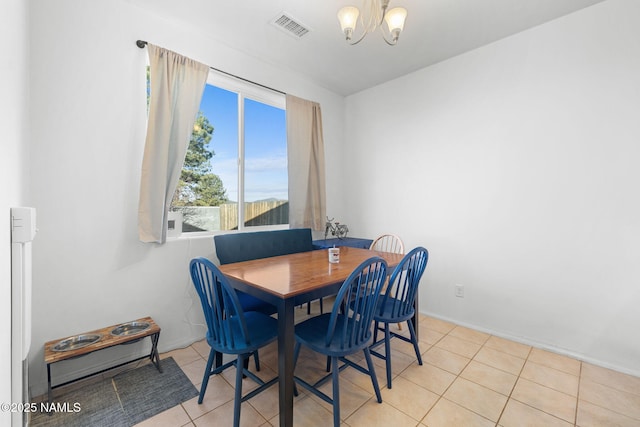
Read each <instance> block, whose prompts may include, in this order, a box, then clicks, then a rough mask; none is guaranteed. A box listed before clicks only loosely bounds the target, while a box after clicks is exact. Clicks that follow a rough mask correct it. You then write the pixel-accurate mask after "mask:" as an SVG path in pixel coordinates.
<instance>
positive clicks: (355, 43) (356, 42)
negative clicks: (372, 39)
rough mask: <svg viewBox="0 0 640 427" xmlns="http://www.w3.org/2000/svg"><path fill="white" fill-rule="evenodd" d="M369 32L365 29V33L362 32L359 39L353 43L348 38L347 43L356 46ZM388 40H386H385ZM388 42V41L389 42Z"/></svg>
mask: <svg viewBox="0 0 640 427" xmlns="http://www.w3.org/2000/svg"><path fill="white" fill-rule="evenodd" d="M367 34H368V33H367V32H366V31H365V32H364V33H362V37H360V38H359V39H358V40H356V41H354V42H353V43H351V42H350V41H349V40H347V43H349V44H350V45H351V46H355V45H357V44H358V43H360V42H361V41H362V40H364V38H365V37H366V36H367ZM385 41H386V40H385ZM387 43H388V42H387Z"/></svg>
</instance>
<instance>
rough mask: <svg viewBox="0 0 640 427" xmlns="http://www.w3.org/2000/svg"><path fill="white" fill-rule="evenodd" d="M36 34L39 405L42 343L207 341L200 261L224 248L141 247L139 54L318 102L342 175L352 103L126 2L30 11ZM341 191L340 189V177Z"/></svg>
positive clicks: (58, 374) (88, 363) (99, 357)
mask: <svg viewBox="0 0 640 427" xmlns="http://www.w3.org/2000/svg"><path fill="white" fill-rule="evenodd" d="M30 28H31V39H32V45H31V52H32V53H31V63H32V67H33V70H32V77H31V88H32V91H31V103H32V107H31V114H30V117H31V120H30V126H31V133H32V139H33V149H32V153H31V155H32V158H33V173H32V180H33V193H32V194H33V199H34V200H35V202H36V205H37V207H38V219H39V229H40V231H39V234H38V245H37V250H35V255H34V278H33V280H34V291H33V298H34V313H35V316H36V317H35V319H34V331H33V351H34V354H33V355H32V358H31V364H30V367H31V374H32V377H31V383H32V386H33V390H34V394H38V393H42V392H43V391H44V390H45V388H44V387H45V385H46V376H45V366H44V363H43V344H44V343H45V342H46V341H48V340H53V339H57V338H61V337H65V336H69V335H73V334H77V333H81V332H84V331H88V330H91V329H94V328H99V327H103V326H106V325H110V324H116V323H120V322H124V321H128V320H132V319H135V318H139V317H143V316H147V315H150V316H152V317H153V318H154V319H155V320H156V321H157V323H158V324H159V325H160V327H161V328H162V333H161V336H160V350H161V351H167V350H169V349H173V348H177V347H181V346H185V345H188V344H190V343H191V342H193V341H195V340H197V339H200V338H202V337H203V336H204V333H205V329H204V328H203V327H202V326H201V325H196V323H202V319H201V315H200V313H201V309H200V306H199V301H198V300H197V296H196V295H195V293H194V292H193V291H192V290H191V289H192V287H193V286H192V285H191V282H190V279H189V276H188V262H189V260H190V259H191V258H193V257H195V256H209V257H214V248H213V241H212V238H210V237H209V238H205V239H194V240H178V241H172V242H169V243H167V244H166V245H162V246H160V245H154V244H143V243H140V242H139V241H138V239H137V228H136V227H137V203H138V187H139V175H140V172H139V171H140V166H141V162H142V152H143V145H144V133H145V126H146V123H145V120H146V118H145V117H146V104H145V99H146V98H145V71H144V70H145V58H146V50H143V49H139V48H137V47H136V45H135V41H136V40H137V39H143V40H147V41H149V42H151V43H154V44H157V45H160V46H163V47H166V48H168V49H171V50H174V51H176V52H180V53H181V54H183V55H186V56H189V57H192V58H194V59H196V60H199V61H201V62H203V63H206V64H208V65H211V66H214V67H216V68H219V69H222V70H226V71H228V72H231V73H234V74H237V75H241V76H243V77H245V78H248V79H250V80H254V81H256V82H259V83H262V84H265V85H268V86H271V87H275V88H278V89H280V90H283V91H286V92H289V93H292V94H294V95H296V96H300V97H303V98H306V99H311V100H314V101H318V102H320V104H321V105H322V108H323V119H324V126H325V138H326V140H327V156H328V158H329V160H330V161H332V162H333V163H334V164H336V162H339V161H340V159H341V158H340V156H337V155H336V153H337V152H338V147H339V145H340V142H341V141H342V137H343V133H344V129H343V120H344V99H343V98H342V97H340V96H337V95H335V94H333V93H330V92H328V91H326V90H324V89H322V88H320V87H317V86H315V85H313V84H311V83H310V82H308V81H307V80H305V79H304V78H303V77H302V76H299V75H295V74H292V73H290V72H287V71H285V70H279V69H277V68H275V67H273V66H272V65H269V64H265V63H261V62H259V61H257V60H255V59H253V58H251V57H247V56H245V55H243V54H241V53H239V52H237V51H233V50H231V49H229V48H228V47H227V46H226V45H225V44H224V43H221V42H218V41H216V40H213V39H210V38H207V36H205V35H203V34H200V33H198V32H197V31H195V30H192V29H191V28H188V27H186V26H184V25H181V24H180V23H178V22H171V21H169V20H164V19H162V18H160V17H157V16H152V15H148V14H146V13H145V12H144V11H143V10H141V9H139V8H137V7H136V6H133V5H131V4H129V3H128V2H126V1H125V0H117V1H113V0H99V1H91V2H87V1H84V0H57V1H55V2H51V1H47V0H32V1H31V14H30ZM334 144H335V145H334ZM332 157H335V159H333V158H332ZM331 179H333V180H334V181H335V182H340V180H341V176H340V174H339V173H338V174H336V175H335V176H333V177H332V178H331ZM332 184H333V183H332V182H329V185H328V186H332ZM328 198H329V201H328V203H329V204H330V205H334V206H335V205H337V204H338V203H339V201H340V200H341V199H342V196H341V194H339V193H336V192H332V193H330V194H329V196H328ZM145 341H148V340H145ZM145 346H148V343H146V342H144V343H143V342H141V343H138V344H134V345H132V346H124V347H122V348H116V349H111V350H108V351H105V352H100V353H98V354H94V355H91V356H87V357H84V358H82V359H76V360H74V361H73V362H69V363H66V364H65V363H61V364H57V365H54V367H53V372H54V381H55V382H58V383H59V382H60V380H65V379H69V377H70V375H69V373H70V372H71V371H76V372H75V373H74V375H77V373H78V372H83V371H85V370H87V369H88V368H90V367H96V366H102V365H104V364H105V363H106V362H107V360H108V359H109V358H115V359H122V358H125V357H127V356H126V355H127V353H129V354H130V353H131V352H137V353H142V352H143V351H144V348H145ZM126 347H129V348H126Z"/></svg>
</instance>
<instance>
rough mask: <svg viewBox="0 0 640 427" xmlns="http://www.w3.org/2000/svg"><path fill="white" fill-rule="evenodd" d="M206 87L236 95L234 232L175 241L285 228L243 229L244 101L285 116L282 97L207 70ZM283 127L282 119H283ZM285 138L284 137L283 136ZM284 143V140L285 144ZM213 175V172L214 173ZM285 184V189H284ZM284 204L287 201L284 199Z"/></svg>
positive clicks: (197, 233)
mask: <svg viewBox="0 0 640 427" xmlns="http://www.w3.org/2000/svg"><path fill="white" fill-rule="evenodd" d="M206 84H208V85H212V86H216V87H219V88H221V89H224V90H227V91H229V92H233V93H235V94H236V95H237V96H238V112H237V114H238V158H237V162H238V176H237V179H238V182H237V184H238V200H237V203H238V229H237V230H215V231H192V232H186V233H185V232H182V233H181V234H180V236H179V237H176V238H178V239H180V238H182V239H184V238H187V239H188V238H198V237H210V236H214V235H217V234H226V233H242V232H248V231H267V230H285V229H288V228H289V223H287V224H274V225H258V226H249V227H247V226H245V225H244V223H245V135H244V133H245V132H244V128H245V126H244V122H245V116H244V102H245V99H247V98H248V99H251V100H252V101H257V102H260V103H263V104H266V105H269V106H271V107H275V108H279V109H281V110H284V111H285V117H286V111H287V108H286V103H287V101H286V95H285V94H283V93H281V92H278V91H275V90H273V89H269V88H267V87H264V86H260V85H258V84H255V83H251V82H249V81H246V80H243V79H241V78H237V77H233V76H231V75H229V74H226V73H224V72H221V71H217V70H215V69H210V70H209V76H208V77H207V82H206ZM285 126H286V119H285ZM285 138H286V137H285ZM285 142H286V141H285ZM214 173H215V171H214ZM288 185H289V184H288V182H287V187H288ZM287 201H288V200H287Z"/></svg>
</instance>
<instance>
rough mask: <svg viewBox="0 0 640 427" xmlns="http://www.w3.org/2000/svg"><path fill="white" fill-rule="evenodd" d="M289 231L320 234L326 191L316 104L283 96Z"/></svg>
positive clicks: (323, 223)
mask: <svg viewBox="0 0 640 427" xmlns="http://www.w3.org/2000/svg"><path fill="white" fill-rule="evenodd" d="M287 154H288V170H289V227H291V228H307V227H308V228H311V229H312V230H324V226H325V222H326V194H325V193H326V191H325V162H324V139H323V136H322V112H321V110H320V104H318V103H317V102H312V101H307V100H304V99H301V98H297V97H295V96H292V95H287Z"/></svg>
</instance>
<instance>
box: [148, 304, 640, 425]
mask: <svg viewBox="0 0 640 427" xmlns="http://www.w3.org/2000/svg"><path fill="white" fill-rule="evenodd" d="M297 312H299V313H297V316H298V317H300V318H303V317H305V316H306V308H305V309H298V310H297ZM403 333H407V328H406V326H405V327H404V328H403ZM420 350H421V351H422V357H423V361H424V364H423V365H422V366H419V365H418V364H417V362H416V360H415V353H413V348H412V347H411V346H410V345H409V344H405V343H404V342H402V341H400V340H393V342H392V359H393V375H394V379H393V388H392V389H387V388H386V379H385V378H386V374H385V368H384V361H383V360H381V359H378V358H375V357H374V361H375V363H376V374H377V376H378V378H379V383H380V387H381V389H382V399H383V402H382V403H381V404H379V403H377V401H376V400H375V397H374V394H373V387H372V385H371V381H370V379H369V377H368V376H366V375H363V374H361V373H359V372H357V371H356V370H355V369H350V368H348V369H346V370H345V371H343V372H342V373H341V376H340V387H341V389H340V390H341V397H342V399H341V400H342V402H341V415H342V420H343V423H342V425H344V426H346V427H357V426H366V427H375V426H384V427H389V426H418V427H424V426H428V427H445V426H446V427H451V426H503V427H512V426H517V427H522V426H545V427H546V426H581V427H590V426H607V427H609V426H640V378H637V377H633V376H629V375H625V374H621V373H618V372H615V371H611V370H608V369H604V368H601V367H598V366H594V365H591V364H588V363H584V362H580V361H579V360H575V359H571V358H568V357H565V356H561V355H558V354H554V353H551V352H548V351H544V350H540V349H537V348H532V347H530V346H527V345H523V344H519V343H516V342H513V341H508V340H505V339H502V338H498V337H495V336H491V335H488V334H486V333H482V332H478V331H474V330H471V329H468V328H464V327H461V326H457V325H455V324H452V323H448V322H444V321H441V320H438V319H434V318H431V317H427V316H421V317H420ZM208 353H209V347H208V345H207V344H206V342H204V341H201V342H197V343H195V344H193V345H191V346H190V347H188V348H185V349H180V350H175V351H171V352H168V353H165V354H163V355H162V357H173V358H174V359H175V360H176V362H177V363H178V364H179V365H180V366H181V368H182V369H183V371H184V372H185V373H186V375H187V376H188V377H189V378H190V379H191V380H192V381H193V383H194V385H195V386H196V388H198V390H199V389H200V382H201V380H202V375H203V372H204V368H205V363H206V358H207V356H208ZM260 361H261V364H262V370H261V372H260V376H261V377H264V378H270V377H271V376H275V374H276V373H275V367H276V366H277V354H276V347H275V344H274V345H272V346H269V347H267V348H266V349H264V350H261V353H260ZM324 366H325V360H324V359H323V358H322V357H318V356H316V355H315V354H313V353H311V352H309V353H304V352H303V353H301V355H300V361H299V365H298V367H297V368H296V375H300V376H302V377H303V378H305V379H310V380H313V376H314V375H318V376H320V375H321V373H322V371H323V369H324ZM234 375H235V372H234V370H233V369H229V370H227V371H226V372H225V373H223V375H218V376H214V377H212V378H211V379H210V381H209V386H208V389H207V393H206V396H205V399H204V402H203V404H202V405H198V403H197V397H196V398H194V399H192V400H189V401H187V402H185V403H183V404H182V405H180V406H176V407H174V408H172V409H170V410H168V411H165V412H163V413H161V414H159V415H157V416H155V417H153V418H151V419H148V420H146V421H144V422H143V423H141V424H138V425H137V426H136V427H148V426H154V427H158V426H167V427H180V426H228V425H232V419H233V413H232V412H233V386H232V384H233V383H234ZM245 381H246V382H245V385H244V386H243V387H245V389H247V390H248V389H250V388H251V387H253V384H254V383H253V382H252V381H251V380H248V379H247V380H245ZM326 387H327V390H325V391H326V392H327V393H328V394H329V395H330V394H331V393H330V388H329V387H330V382H329V384H327V386H326ZM277 411H278V386H277V385H275V386H273V387H271V388H270V389H268V390H267V391H265V392H263V393H261V394H259V395H257V396H256V397H254V398H253V399H251V400H249V401H248V402H245V403H243V405H242V412H241V425H242V426H265V427H267V426H277V425H278V413H277ZM331 417H332V415H331V406H330V405H328V404H327V403H325V402H323V401H321V400H320V399H318V398H316V397H315V396H313V395H310V394H308V393H304V390H302V389H301V394H300V396H299V397H297V398H296V399H295V401H294V420H295V425H296V426H301V427H302V426H327V425H330V424H331Z"/></svg>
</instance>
